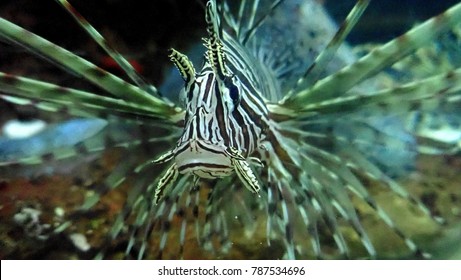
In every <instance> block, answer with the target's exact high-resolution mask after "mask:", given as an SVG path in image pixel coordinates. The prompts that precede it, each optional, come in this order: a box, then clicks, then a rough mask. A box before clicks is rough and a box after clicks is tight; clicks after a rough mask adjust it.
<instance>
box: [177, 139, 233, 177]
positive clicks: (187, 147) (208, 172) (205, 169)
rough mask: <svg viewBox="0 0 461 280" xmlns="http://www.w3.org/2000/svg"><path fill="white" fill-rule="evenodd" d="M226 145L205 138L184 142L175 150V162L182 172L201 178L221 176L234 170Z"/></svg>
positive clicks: (227, 174)
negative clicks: (212, 142) (213, 142)
mask: <svg viewBox="0 0 461 280" xmlns="http://www.w3.org/2000/svg"><path fill="white" fill-rule="evenodd" d="M225 151H226V147H224V146H220V145H216V144H211V143H210V142H208V141H204V140H190V141H188V142H185V143H182V144H180V145H179V146H178V148H177V149H176V151H175V162H176V165H177V167H178V171H179V172H180V173H182V174H186V173H192V174H194V175H196V176H199V177H201V178H209V179H211V178H221V177H225V176H229V175H230V174H232V172H233V169H234V168H233V166H232V163H231V160H230V158H229V157H228V156H227V154H226V152H225Z"/></svg>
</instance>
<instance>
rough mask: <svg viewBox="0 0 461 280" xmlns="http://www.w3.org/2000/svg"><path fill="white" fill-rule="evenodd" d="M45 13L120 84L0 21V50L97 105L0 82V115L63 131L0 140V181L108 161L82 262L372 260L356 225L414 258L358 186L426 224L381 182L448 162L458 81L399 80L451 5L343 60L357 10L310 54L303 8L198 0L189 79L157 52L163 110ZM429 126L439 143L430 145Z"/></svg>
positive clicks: (459, 16)
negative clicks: (270, 255) (99, 240)
mask: <svg viewBox="0 0 461 280" xmlns="http://www.w3.org/2000/svg"><path fill="white" fill-rule="evenodd" d="M57 2H58V3H59V4H61V5H62V6H63V7H64V8H65V10H67V11H68V12H69V13H70V14H71V15H72V16H73V17H74V19H75V20H76V22H77V23H78V24H79V25H80V26H81V28H83V29H84V30H85V31H86V32H87V33H88V34H89V35H90V36H91V38H92V39H93V40H94V41H95V42H97V43H98V44H99V46H100V47H102V49H104V51H105V52H106V53H107V54H108V55H109V56H110V57H111V59H113V60H114V61H115V62H116V63H117V64H118V66H119V67H120V68H121V69H123V72H124V73H125V74H126V75H127V77H128V78H129V80H130V82H127V81H125V80H123V79H121V78H119V77H117V76H116V75H114V74H111V73H109V72H108V71H106V70H104V69H102V68H100V67H98V66H96V65H95V64H93V63H91V62H89V61H88V60H86V59H84V58H82V57H80V56H78V55H76V54H74V53H72V52H70V51H68V50H66V49H64V48H62V47H59V46H57V45H55V44H53V43H51V42H50V41H48V40H46V39H44V38H42V37H40V36H38V35H35V34H33V33H31V32H28V31H27V30H25V29H23V28H21V27H19V26H17V25H15V24H14V23H12V22H10V21H7V20H5V19H1V18H0V38H1V39H2V40H4V41H6V42H10V43H13V44H18V45H21V46H23V47H25V48H26V49H27V50H29V51H32V52H33V53H35V54H38V55H39V56H42V57H45V58H46V59H48V60H50V61H52V62H53V63H55V64H57V65H59V66H61V67H63V68H64V69H66V70H68V71H69V72H71V73H72V74H74V75H76V76H77V77H78V78H80V79H83V80H86V81H89V82H91V83H93V84H94V85H96V86H97V87H99V88H101V89H102V90H103V91H104V92H105V93H103V94H101V93H99V92H98V93H96V92H91V91H86V90H82V89H77V88H72V87H64V86H59V85H57V84H54V83H50V82H46V81H42V80H36V79H32V78H26V77H23V76H18V75H13V74H8V73H3V72H2V73H0V90H1V95H0V97H1V98H2V99H4V100H6V101H7V102H10V103H13V104H17V105H32V106H33V107H35V108H37V109H39V110H41V111H43V112H45V113H48V114H50V115H51V116H54V120H56V119H59V118H62V116H71V117H74V118H73V119H72V118H71V119H68V120H66V121H62V122H57V123H56V124H54V125H51V126H49V127H48V128H46V129H45V131H43V132H40V133H39V134H37V135H34V136H31V138H26V139H20V140H8V139H7V140H5V139H1V142H0V166H1V167H0V168H1V169H0V170H1V172H2V174H5V175H4V176H5V177H6V176H7V175H8V176H14V175H15V173H16V172H17V170H18V167H20V168H23V169H27V166H32V165H38V166H44V165H45V169H46V165H51V162H58V164H56V166H55V167H51V169H53V168H56V169H57V168H58V165H59V162H60V161H63V160H66V159H69V158H74V157H77V156H81V155H85V156H87V157H88V158H89V160H90V161H91V160H94V157H92V155H96V156H95V157H97V154H98V153H100V152H102V151H104V150H109V149H111V148H120V149H123V150H124V152H125V153H123V155H122V157H123V160H122V158H120V159H119V160H118V162H117V163H116V167H115V168H114V169H113V170H112V172H111V174H110V175H108V176H106V178H105V179H103V180H102V182H99V183H97V185H96V186H93V187H94V189H92V192H91V193H90V195H88V197H86V199H85V201H84V202H83V205H82V206H81V207H79V209H78V211H81V212H85V211H90V210H91V209H92V208H93V207H95V205H97V204H98V202H99V201H100V200H101V199H103V198H104V197H105V196H106V195H107V193H109V192H111V191H114V190H116V189H117V188H119V187H120V186H122V185H127V186H128V191H127V194H126V198H125V202H124V206H123V208H121V210H120V211H119V213H118V215H117V216H116V218H115V221H114V222H113V225H112V227H111V228H110V230H108V233H107V240H106V241H107V242H105V244H104V245H102V246H101V247H102V248H101V251H100V252H99V254H98V255H97V257H104V256H105V255H104V254H105V252H106V253H107V250H108V249H107V248H108V247H110V246H111V244H112V245H113V243H114V241H115V240H118V239H124V240H126V242H125V245H126V249H125V250H124V255H125V257H130V256H132V257H136V258H144V257H149V258H152V257H159V258H161V257H164V258H165V257H166V258H172V257H177V256H181V255H186V256H187V254H186V252H185V251H187V249H188V244H187V243H189V242H192V241H191V240H193V239H196V241H195V242H196V244H198V245H200V246H201V247H200V248H203V250H205V251H212V252H214V253H215V254H217V255H216V256H218V255H219V256H221V257H225V256H226V255H225V254H226V252H228V251H229V250H230V249H231V248H232V245H233V244H234V245H235V243H239V242H241V241H237V239H239V238H243V239H244V240H247V242H248V243H250V241H251V240H252V238H255V236H257V235H258V234H259V232H263V235H264V237H265V238H264V239H265V241H266V242H264V243H262V244H260V248H261V250H263V249H264V248H276V249H277V250H281V251H282V252H283V253H282V254H281V255H279V256H277V257H283V258H288V259H295V258H311V257H315V258H332V257H335V258H338V257H339V258H347V257H349V258H350V257H366V256H368V257H370V258H379V257H384V255H382V254H380V252H379V251H378V250H377V249H376V248H377V244H376V243H375V242H374V240H373V236H372V234H371V233H370V232H371V231H372V229H371V228H370V227H372V226H370V225H367V226H366V225H365V224H364V223H363V219H364V217H363V216H365V215H368V214H367V213H370V212H371V213H373V215H375V216H376V217H377V218H378V220H379V222H381V223H384V224H385V225H386V226H387V228H388V229H390V234H392V235H395V236H397V237H398V238H400V239H401V240H402V241H403V242H404V243H405V245H406V247H408V251H409V252H410V254H411V256H414V257H428V256H429V254H428V252H426V250H425V248H424V246H422V245H420V244H419V242H417V240H416V239H414V238H413V237H412V236H411V235H409V234H407V233H406V231H405V230H404V229H403V228H404V226H402V225H401V224H399V223H397V222H395V218H394V217H393V216H392V215H390V214H389V209H388V208H386V207H385V205H383V203H382V201H378V200H377V199H376V196H375V195H374V194H373V193H372V191H371V190H370V188H369V187H368V186H367V185H368V184H372V183H373V182H374V184H378V185H380V186H383V187H385V190H386V191H387V192H388V193H390V194H392V195H393V196H396V197H399V198H401V199H402V201H406V202H407V203H408V204H409V205H411V207H413V208H412V209H413V211H416V212H418V213H420V214H421V215H426V216H428V217H431V218H432V219H434V220H435V221H439V220H440V219H439V218H438V217H437V216H436V215H435V214H434V213H432V212H431V211H430V209H428V207H427V206H425V205H424V203H422V202H421V201H420V199H419V198H418V197H417V196H416V195H414V194H412V193H411V192H409V191H408V190H407V189H406V188H404V187H403V186H402V185H401V183H399V182H398V180H396V179H395V178H397V177H399V176H401V175H402V174H404V173H405V172H408V166H409V165H412V163H413V161H414V157H415V156H416V154H417V153H424V152H426V153H434V154H449V153H451V154H453V153H456V152H457V151H458V150H459V146H460V145H459V141H460V138H461V137H460V136H459V131H460V130H461V128H460V124H459V112H458V113H457V111H456V106H457V104H459V103H457V102H459V100H460V96H459V90H460V87H461V72H460V69H459V68H457V66H456V65H455V64H454V63H453V64H450V63H448V67H445V68H444V67H440V68H437V71H435V70H434V71H433V72H430V73H428V74H427V75H422V74H421V75H420V74H418V73H416V71H413V70H412V71H410V68H411V65H412V61H411V59H412V57H413V56H414V54H415V53H417V51H418V50H421V49H424V48H425V47H427V48H429V47H430V46H431V44H434V40H436V39H438V38H440V36H442V34H445V33H449V32H453V30H455V28H456V27H457V25H458V24H459V23H460V22H461V4H457V5H455V6H453V7H452V8H450V9H449V10H447V11H446V12H444V13H442V14H440V15H438V16H437V17H434V18H432V19H429V20H427V21H425V22H423V23H421V24H418V25H416V26H415V27H414V28H412V29H411V30H410V31H408V32H407V33H405V34H403V35H401V36H399V37H397V38H396V39H394V40H391V41H389V42H387V43H385V44H382V45H378V46H375V47H373V48H364V50H362V52H360V51H359V52H358V53H359V54H361V55H362V56H361V57H360V58H358V59H355V57H354V55H355V54H354V55H350V54H349V55H344V52H346V53H347V52H348V53H352V51H351V50H350V49H347V50H345V49H344V48H348V47H347V46H344V45H345V38H346V36H347V35H348V34H349V33H350V32H351V30H353V28H354V26H355V25H356V23H357V22H358V20H359V18H360V17H361V15H362V14H363V12H364V11H365V9H366V7H367V6H368V4H369V2H370V1H369V0H358V1H357V2H356V4H355V6H354V7H353V9H352V10H351V11H350V12H349V14H348V16H347V17H346V19H345V20H344V22H343V23H342V24H341V25H340V28H338V30H337V31H336V33H334V34H331V36H330V38H329V39H328V41H325V42H320V43H318V42H315V41H316V40H318V38H321V39H323V40H326V39H325V38H326V36H323V37H322V36H319V35H318V33H321V32H322V30H321V29H319V28H321V27H318V26H313V27H312V26H311V27H310V29H309V26H308V25H309V24H311V23H312V21H310V22H309V24H306V22H308V17H307V16H305V17H303V15H305V14H310V15H313V14H316V13H319V14H318V15H317V14H316V16H323V14H321V13H322V11H321V8H320V4H318V3H317V2H316V1H295V0H286V1H284V0H275V1H258V0H254V1H247V0H245V1H219V0H209V1H207V3H206V7H205V22H206V32H207V36H206V38H204V39H203V46H204V52H203V53H202V55H203V56H204V57H203V62H202V65H201V66H199V67H198V65H197V64H196V63H193V62H192V61H191V59H189V58H188V56H187V55H185V54H183V53H181V52H179V51H178V50H176V49H170V54H169V58H170V59H171V61H172V62H173V64H174V65H175V66H176V68H177V70H178V71H179V73H180V76H181V78H182V81H181V82H180V85H181V89H180V90H179V94H178V92H161V90H159V89H158V88H157V87H155V86H153V85H152V84H150V83H148V82H147V81H146V80H145V79H144V78H142V77H141V75H140V74H138V73H137V71H136V69H135V68H134V67H133V66H132V65H131V64H130V63H129V62H128V61H127V60H126V59H125V58H124V57H123V56H122V55H121V54H120V53H118V52H117V51H116V50H115V49H113V48H112V47H110V46H109V45H108V43H107V42H106V40H105V39H104V38H103V37H102V36H101V35H100V33H98V31H96V29H94V28H93V27H92V26H91V25H90V23H89V22H88V21H86V20H85V19H84V17H83V16H82V15H80V14H79V13H78V12H77V11H76V10H75V9H74V8H73V7H72V6H71V5H70V3H69V2H68V1H66V0H58V1H57ZM287 15H289V16H287ZM323 22H324V21H321V23H323ZM325 22H326V21H325ZM321 23H318V25H321ZM331 26H333V25H331ZM331 26H330V27H328V28H330V29H331V28H332V27H331ZM311 46H315V47H311ZM458 47H459V45H458ZM457 51H458V50H455V51H454V52H453V53H455V52H457ZM407 57H408V58H407ZM194 64H195V65H194ZM421 64H423V63H421ZM445 66H446V65H445ZM196 67H197V68H196ZM399 67H400V68H399ZM434 68H436V67H434ZM176 84H177V83H176ZM168 90H171V89H169V88H168V87H164V91H168ZM175 96H178V97H177V98H176V97H175ZM438 113H439V115H437V114H438ZM446 115H450V117H451V119H452V121H451V122H450V121H446V118H447V117H446ZM51 119H53V118H51ZM437 122H439V123H440V122H442V123H443V126H444V127H445V128H446V127H447V126H448V128H450V129H451V131H452V132H453V133H454V135H455V137H451V138H450V137H445V136H446V135H447V134H443V132H441V129H440V128H441V126H440V125H439V126H437V125H434V123H437ZM453 133H452V134H453ZM456 133H457V134H456ZM452 134H450V135H452ZM421 139H423V140H424V141H423V140H421ZM417 140H418V141H417ZM40 141H41V142H40ZM37 143H39V144H37ZM37 145H38V146H39V148H37V147H36V146H37ZM146 152H147V153H148V154H147V155H146ZM140 159H142V160H140ZM80 164H83V165H84V163H80ZM47 170H48V169H47ZM48 171H50V170H48ZM50 172H51V173H53V172H54V171H53V170H51V171H50ZM2 176H3V175H2ZM24 176H27V175H24ZM365 208H367V209H369V210H368V212H367V211H366V210H364V209H365ZM61 230H63V229H61ZM360 244H361V245H360ZM240 246H243V247H244V246H246V245H245V242H244V243H243V245H240ZM335 247H336V249H334V248H335ZM280 248H282V249H280ZM189 249H190V248H189ZM357 252H360V253H357Z"/></svg>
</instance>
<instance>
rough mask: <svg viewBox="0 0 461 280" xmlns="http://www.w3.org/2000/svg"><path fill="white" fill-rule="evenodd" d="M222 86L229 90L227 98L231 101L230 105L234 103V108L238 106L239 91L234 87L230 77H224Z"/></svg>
mask: <svg viewBox="0 0 461 280" xmlns="http://www.w3.org/2000/svg"><path fill="white" fill-rule="evenodd" d="M224 85H225V86H226V88H227V89H228V90H229V97H230V98H231V99H232V103H234V108H235V107H237V106H238V104H239V103H240V91H239V88H238V87H237V86H236V85H235V83H234V82H233V81H232V77H228V78H227V77H226V78H225V79H224Z"/></svg>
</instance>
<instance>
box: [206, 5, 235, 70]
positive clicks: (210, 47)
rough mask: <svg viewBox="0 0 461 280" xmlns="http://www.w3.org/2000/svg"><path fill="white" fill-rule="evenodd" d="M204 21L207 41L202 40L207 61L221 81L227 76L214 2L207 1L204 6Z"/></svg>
mask: <svg viewBox="0 0 461 280" xmlns="http://www.w3.org/2000/svg"><path fill="white" fill-rule="evenodd" d="M205 20H206V23H207V32H208V36H209V38H208V39H204V41H205V47H206V48H207V59H208V62H209V63H210V64H211V66H212V67H213V71H214V72H215V73H216V74H217V76H218V77H219V78H221V79H223V78H224V77H226V76H229V74H228V73H227V70H226V67H225V63H226V54H225V53H224V50H223V44H222V42H221V39H220V36H219V32H220V30H219V17H218V14H217V10H216V4H215V3H214V1H209V2H208V3H207V5H206V14H205Z"/></svg>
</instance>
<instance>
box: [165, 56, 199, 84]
mask: <svg viewBox="0 0 461 280" xmlns="http://www.w3.org/2000/svg"><path fill="white" fill-rule="evenodd" d="M168 57H169V58H170V60H171V61H172V62H173V63H174V65H175V66H176V68H178V70H179V73H180V74H181V77H182V78H183V79H184V81H185V82H186V83H187V84H188V83H190V81H192V80H194V78H195V68H194V65H193V64H192V61H190V60H189V58H188V57H187V56H186V55H185V54H182V53H180V52H178V51H177V50H175V49H170V54H169V55H168Z"/></svg>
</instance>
